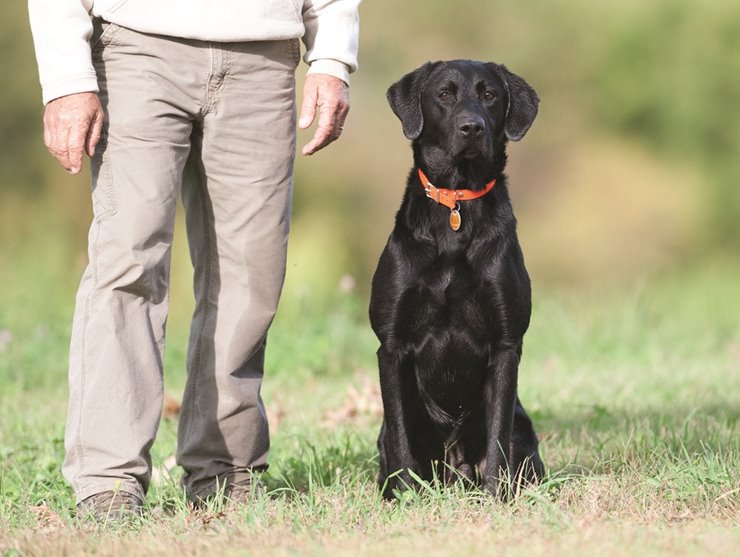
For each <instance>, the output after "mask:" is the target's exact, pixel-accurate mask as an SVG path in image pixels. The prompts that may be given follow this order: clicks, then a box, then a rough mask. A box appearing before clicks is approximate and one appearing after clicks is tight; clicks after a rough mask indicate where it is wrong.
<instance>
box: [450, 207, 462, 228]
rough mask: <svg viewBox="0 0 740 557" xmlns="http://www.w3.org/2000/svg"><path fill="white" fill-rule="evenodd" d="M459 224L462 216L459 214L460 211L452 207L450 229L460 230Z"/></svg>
mask: <svg viewBox="0 0 740 557" xmlns="http://www.w3.org/2000/svg"><path fill="white" fill-rule="evenodd" d="M461 225H462V217H461V216H460V211H459V210H458V209H452V211H450V228H452V230H460V226H461Z"/></svg>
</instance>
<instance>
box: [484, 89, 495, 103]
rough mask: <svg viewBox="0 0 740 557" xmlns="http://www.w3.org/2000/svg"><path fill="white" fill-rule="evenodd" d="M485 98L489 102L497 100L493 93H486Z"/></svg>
mask: <svg viewBox="0 0 740 557" xmlns="http://www.w3.org/2000/svg"><path fill="white" fill-rule="evenodd" d="M483 98H484V99H485V100H487V101H492V100H494V99H495V98H496V95H494V94H493V92H492V91H486V92H485V93H483Z"/></svg>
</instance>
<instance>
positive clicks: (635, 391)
mask: <svg viewBox="0 0 740 557" xmlns="http://www.w3.org/2000/svg"><path fill="white" fill-rule="evenodd" d="M535 278H536V277H535ZM738 283H740V264H738V262H736V261H735V262H733V261H727V260H714V261H708V262H704V263H702V265H699V266H696V267H695V268H690V269H681V270H680V271H676V272H673V273H668V274H665V275H661V276H656V277H652V278H650V279H645V280H644V281H643V282H641V283H639V284H630V285H619V286H612V287H600V288H599V289H596V288H594V289H593V290H588V289H586V290H584V289H581V290H579V291H570V292H563V291H560V292H536V293H535V310H534V315H533V321H532V327H531V329H530V332H529V333H528V336H527V339H526V346H525V356H524V360H523V362H522V367H521V372H520V392H521V397H522V400H523V402H524V404H525V406H526V407H527V409H528V411H529V412H530V413H531V415H532V417H533V419H534V421H535V425H536V427H537V429H538V431H539V433H540V435H541V438H542V451H543V456H544V459H545V461H546V463H547V465H548V469H549V473H548V477H547V478H546V479H545V481H544V482H543V483H542V485H540V486H538V487H536V488H532V489H528V490H524V491H523V492H521V493H520V494H519V495H518V497H517V498H516V499H515V500H514V501H513V502H512V503H510V504H502V503H499V502H496V501H492V500H491V499H489V498H488V497H486V496H484V495H482V494H480V493H477V492H469V491H468V492H466V491H464V490H462V489H461V488H460V487H459V486H452V487H450V488H447V489H442V488H440V487H439V486H438V485H436V484H429V485H426V486H424V488H423V489H421V490H420V493H418V494H411V493H409V494H406V495H405V496H404V497H403V498H402V499H401V500H400V501H398V502H395V503H385V502H383V501H381V500H380V498H379V497H378V495H377V491H376V487H375V485H374V478H375V474H376V470H377V452H376V449H375V437H376V435H377V431H378V425H379V416H380V415H379V406H378V400H377V385H376V379H375V377H376V371H375V364H374V350H375V340H374V338H373V336H372V332H371V331H370V330H369V327H368V325H367V322H366V318H365V309H364V304H363V303H361V302H359V301H358V299H357V298H356V297H355V296H354V295H353V294H351V293H349V294H348V293H341V292H338V293H337V295H336V297H335V298H334V299H333V300H332V301H331V302H327V303H322V304H318V303H313V302H312V301H311V300H310V299H308V300H306V299H300V300H298V299H297V298H296V299H293V298H292V297H291V295H290V292H286V296H287V298H286V304H285V306H284V308H283V310H281V314H280V315H279V317H278V320H277V322H276V324H275V327H274V330H273V333H272V336H271V340H270V345H269V348H268V350H269V358H268V360H269V361H268V370H269V371H268V377H267V379H266V381H265V384H264V395H265V399H266V402H267V406H268V409H269V412H270V417H271V422H272V425H273V450H272V453H271V467H270V470H269V472H268V473H267V475H266V477H265V483H266V486H267V488H268V491H269V495H270V497H269V498H268V499H266V500H263V501H260V502H258V503H257V504H255V506H254V507H253V508H245V509H240V510H237V511H226V510H224V509H223V508H222V507H221V506H219V505H214V506H211V507H210V508H209V509H207V510H206V511H204V512H198V513H195V512H192V511H190V510H189V509H188V508H187V506H186V505H185V502H184V500H183V497H182V494H181V492H180V490H179V488H178V483H177V479H178V472H177V469H173V470H169V471H168V470H167V469H166V466H165V465H166V463H168V460H169V459H170V457H171V455H172V454H173V453H174V447H175V439H176V419H174V418H165V419H163V421H162V426H161V429H160V434H159V437H158V439H157V442H156V444H155V446H154V449H153V453H154V462H155V466H156V467H157V468H158V470H159V474H160V477H159V479H158V480H157V481H156V482H155V483H154V485H153V486H152V489H151V490H150V493H149V497H148V501H147V511H148V512H147V515H146V517H145V518H144V519H142V520H140V521H137V522H133V523H129V524H125V525H120V526H102V527H101V526H91V525H89V524H84V523H80V522H78V521H77V520H76V518H75V517H74V499H73V496H72V494H71V493H70V491H69V489H68V487H67V486H66V484H65V483H64V481H63V479H62V477H61V474H60V472H59V467H60V463H61V460H62V457H63V440H62V439H63V424H64V414H65V407H66V400H65V397H66V388H65V381H66V379H65V368H66V351H67V328H68V312H69V311H70V310H71V308H69V307H68V305H63V304H57V306H58V307H57V306H54V307H48V306H45V305H43V304H42V305H40V306H38V307H34V305H33V304H30V303H28V302H27V301H21V299H20V298H19V297H17V296H13V295H10V294H5V295H3V296H4V297H0V407H2V408H3V418H2V421H1V422H0V554H2V555H4V556H5V555H7V556H10V555H73V554H82V553H94V554H96V555H203V554H220V555H224V556H228V555H247V554H252V553H254V554H257V553H259V554H264V553H267V554H273V555H337V554H341V555H383V556H388V555H407V554H410V553H421V552H423V553H424V554H426V555H430V556H436V555H450V554H453V553H454V554H459V555H468V554H481V553H482V554H492V553H494V552H495V553H496V554H502V555H512V556H518V555H543V556H545V555H547V556H549V555H576V554H589V555H592V554H597V555H607V556H609V555H615V556H622V555H714V554H734V553H737V551H738V549H740V529H739V528H738V524H739V523H740V431H739V429H740V428H739V422H740V320H739V319H738V315H740V289H738V288H737V284H738ZM535 284H537V283H536V282H535ZM11 294H12V293H11ZM69 298H70V299H71V296H69ZM185 338H186V335H185V331H184V328H183V327H182V325H179V326H178V325H176V324H172V325H171V329H170V340H169V346H168V354H167V360H166V367H167V370H168V373H167V388H168V391H169V392H170V393H171V394H172V395H173V396H175V397H178V396H179V392H180V389H181V388H182V381H183V377H182V375H183V374H182V373H181V372H179V371H178V370H180V369H182V361H183V357H184V356H183V355H184V350H185V347H184V343H185Z"/></svg>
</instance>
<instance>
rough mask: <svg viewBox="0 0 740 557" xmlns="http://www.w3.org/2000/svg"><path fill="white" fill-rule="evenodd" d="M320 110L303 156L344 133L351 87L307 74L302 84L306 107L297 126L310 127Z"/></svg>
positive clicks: (322, 76)
mask: <svg viewBox="0 0 740 557" xmlns="http://www.w3.org/2000/svg"><path fill="white" fill-rule="evenodd" d="M317 108H318V110H319V123H318V127H317V128H316V133H314V135H313V138H312V139H311V141H310V142H309V143H308V144H307V145H306V146H305V147H303V151H302V153H303V154H304V155H313V154H314V153H315V152H316V151H318V150H319V149H323V148H324V147H326V146H327V145H329V143H331V142H332V141H335V140H336V139H338V138H339V136H340V135H341V134H342V126H343V125H344V119H345V118H347V113H348V112H349V86H348V85H347V84H346V83H345V82H344V81H342V80H341V79H339V78H338V77H334V76H331V75H325V74H318V73H315V74H308V75H307V76H306V81H305V83H304V85H303V105H302V107H301V116H300V119H299V120H298V127H299V128H301V129H302V130H305V129H306V128H308V127H309V126H310V125H311V124H312V123H313V121H314V118H315V117H316V109H317Z"/></svg>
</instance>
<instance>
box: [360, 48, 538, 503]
mask: <svg viewBox="0 0 740 557" xmlns="http://www.w3.org/2000/svg"><path fill="white" fill-rule="evenodd" d="M387 97H388V101H389V102H390V105H391V108H392V109H393V112H395V114H396V116H398V118H399V119H400V120H401V122H402V124H403V132H404V134H405V135H406V137H407V138H409V139H411V140H412V141H413V143H412V144H413V151H414V168H413V169H412V171H411V174H410V175H409V178H408V182H407V186H406V192H405V195H404V198H403V202H402V204H401V208H400V210H399V211H398V214H397V216H396V224H395V227H394V229H393V232H392V233H391V236H390V238H389V240H388V244H387V245H386V247H385V250H384V251H383V254H382V256H381V257H380V262H379V263H378V268H377V270H376V272H375V276H374V278H373V284H372V296H371V301H370V321H371V323H372V327H373V330H374V331H375V334H376V335H377V336H378V338H379V339H380V349H379V350H378V364H379V367H380V386H381V392H382V398H383V407H384V412H385V417H384V419H383V425H382V428H381V430H380V437H379V439H378V448H379V450H380V475H379V477H378V483H379V485H380V486H381V488H382V489H383V495H384V496H385V497H386V498H392V497H393V490H394V489H396V488H398V489H401V490H403V489H405V488H407V487H410V486H412V485H413V484H414V481H413V475H412V474H411V473H410V471H411V472H413V473H414V474H416V475H417V476H419V477H421V478H422V479H424V480H431V479H432V478H434V477H435V464H434V463H435V462H438V463H441V464H440V466H439V470H437V472H439V473H440V474H441V475H442V478H443V479H444V480H445V481H449V480H451V479H454V478H455V477H459V476H462V477H463V478H466V479H468V480H469V481H470V482H473V483H476V484H479V485H482V486H483V488H484V489H486V490H488V491H490V492H492V493H497V494H499V495H504V496H505V495H506V494H508V493H510V490H511V488H512V487H513V485H516V484H518V483H522V482H534V481H536V480H537V479H538V478H541V477H542V475H543V474H544V466H543V464H542V460H541V459H540V457H539V454H538V450H537V445H538V442H537V436H536V434H535V432H534V429H533V428H532V422H531V421H530V419H529V416H527V413H526V412H525V411H524V408H523V407H522V404H521V403H520V402H519V398H518V396H517V374H518V367H519V359H520V357H521V354H522V337H523V336H524V333H525V331H526V330H527V327H528V325H529V316H530V312H531V290H530V282H529V276H528V275H527V270H526V269H525V267H524V260H523V258H522V252H521V248H520V247H519V241H518V239H517V235H516V220H515V219H514V214H513V212H512V208H511V202H510V200H509V194H508V191H507V188H506V176H505V175H504V174H503V170H504V166H505V164H506V144H507V142H508V140H512V141H517V140H519V139H521V138H522V137H523V136H524V134H525V133H526V132H527V130H528V129H529V127H530V125H531V124H532V121H533V120H534V118H535V116H536V115H537V106H538V103H539V99H538V97H537V94H536V93H535V91H534V90H533V89H532V88H531V87H530V86H529V85H528V84H527V83H526V82H525V81H524V80H523V79H521V78H520V77H518V76H516V75H514V74H513V73H511V72H509V71H508V70H507V69H506V68H505V67H504V66H501V65H498V64H493V63H483V62H473V61H469V60H455V61H451V62H434V63H427V64H426V65H424V66H422V67H421V68H418V69H417V70H415V71H413V72H411V73H410V74H408V75H406V76H404V77H403V78H402V79H401V80H400V81H398V82H397V83H395V84H393V85H392V86H391V87H390V88H389V89H388V93H387ZM432 184H433V185H432ZM435 186H436V187H435ZM511 482H514V484H512V483H511Z"/></svg>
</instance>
